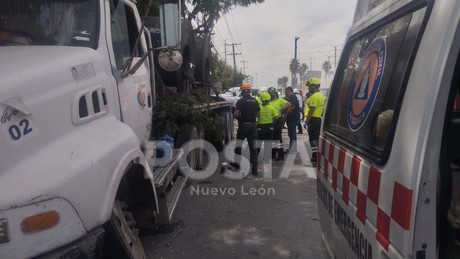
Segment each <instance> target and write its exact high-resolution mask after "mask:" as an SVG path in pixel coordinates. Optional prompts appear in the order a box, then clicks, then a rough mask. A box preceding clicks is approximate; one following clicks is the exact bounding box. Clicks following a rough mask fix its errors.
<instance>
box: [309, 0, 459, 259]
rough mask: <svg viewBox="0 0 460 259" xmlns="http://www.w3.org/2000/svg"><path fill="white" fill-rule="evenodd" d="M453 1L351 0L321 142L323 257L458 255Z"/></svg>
mask: <svg viewBox="0 0 460 259" xmlns="http://www.w3.org/2000/svg"><path fill="white" fill-rule="evenodd" d="M459 50H460V1H458V0H358V2H357V6H356V11H355V16H354V19H353V24H352V26H351V28H350V30H349V32H348V34H347V38H346V42H345V45H344V49H343V52H342V55H341V58H340V62H339V64H338V67H337V70H336V71H337V72H336V74H335V76H334V80H333V82H332V85H331V89H330V93H329V97H328V100H327V104H326V110H325V114H324V117H323V122H322V127H321V135H320V139H319V154H318V156H319V157H318V158H319V159H318V163H317V194H318V207H319V216H320V222H321V230H322V235H321V239H322V244H323V248H324V251H325V254H326V255H327V257H328V258H360V259H361V258H382V259H387V258H417V259H422V258H460V97H459V91H460V56H459Z"/></svg>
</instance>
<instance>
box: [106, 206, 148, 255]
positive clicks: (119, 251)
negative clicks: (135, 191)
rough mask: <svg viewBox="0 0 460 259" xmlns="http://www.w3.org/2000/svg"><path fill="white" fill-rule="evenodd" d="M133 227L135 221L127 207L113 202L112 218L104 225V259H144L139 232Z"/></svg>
mask: <svg viewBox="0 0 460 259" xmlns="http://www.w3.org/2000/svg"><path fill="white" fill-rule="evenodd" d="M135 226H136V221H135V220H134V218H133V214H132V213H131V211H129V208H128V206H127V205H126V204H125V203H124V202H122V201H120V200H115V202H114V204H113V209H112V217H111V218H110V220H109V222H107V223H106V224H105V231H106V234H105V240H104V258H129V259H144V258H146V256H145V252H144V247H143V246H142V243H141V240H140V238H139V231H138V230H137V229H135V228H134V227H135Z"/></svg>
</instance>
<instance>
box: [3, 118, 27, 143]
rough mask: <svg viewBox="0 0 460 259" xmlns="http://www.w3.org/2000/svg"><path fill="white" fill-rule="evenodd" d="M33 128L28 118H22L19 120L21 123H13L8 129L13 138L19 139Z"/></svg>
mask: <svg viewBox="0 0 460 259" xmlns="http://www.w3.org/2000/svg"><path fill="white" fill-rule="evenodd" d="M32 131H33V128H32V127H30V123H29V120H28V119H22V120H21V121H19V125H16V124H13V125H11V126H10V128H9V129H8V132H9V133H10V136H11V138H12V139H13V140H19V139H20V138H22V137H23V136H25V135H27V134H29V133H31V132H32Z"/></svg>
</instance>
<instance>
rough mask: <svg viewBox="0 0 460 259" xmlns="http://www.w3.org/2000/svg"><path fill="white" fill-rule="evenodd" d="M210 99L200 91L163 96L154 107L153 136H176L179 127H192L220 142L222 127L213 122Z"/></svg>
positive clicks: (215, 121) (217, 122)
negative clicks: (201, 130) (202, 130)
mask: <svg viewBox="0 0 460 259" xmlns="http://www.w3.org/2000/svg"><path fill="white" fill-rule="evenodd" d="M211 102H212V99H211V98H210V97H209V96H208V94H207V93H206V92H205V91H202V90H200V89H197V90H192V91H190V92H186V93H177V94H164V95H162V96H160V101H159V102H158V104H157V106H155V107H154V114H153V122H154V123H153V136H154V137H155V138H159V137H161V136H163V135H169V136H173V137H175V136H176V133H177V132H178V130H179V129H180V127H182V126H184V125H192V126H195V127H196V128H197V129H204V132H206V133H208V134H209V133H211V134H210V136H211V137H212V138H213V140H222V139H223V132H224V126H223V125H221V123H220V122H219V121H217V120H215V118H214V115H213V114H212V113H213V111H212V110H211V109H210V106H209V105H210V103H211Z"/></svg>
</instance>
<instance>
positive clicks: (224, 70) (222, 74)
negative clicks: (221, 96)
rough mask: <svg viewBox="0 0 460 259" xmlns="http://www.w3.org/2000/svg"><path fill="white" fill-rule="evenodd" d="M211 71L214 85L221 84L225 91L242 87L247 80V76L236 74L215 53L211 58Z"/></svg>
mask: <svg viewBox="0 0 460 259" xmlns="http://www.w3.org/2000/svg"><path fill="white" fill-rule="evenodd" d="M211 71H212V76H211V81H212V82H214V83H217V82H221V83H222V86H223V88H224V90H227V89H229V88H230V87H234V86H240V85H241V84H242V83H243V80H244V79H245V78H246V75H244V74H243V73H240V72H236V73H235V71H234V70H233V68H232V67H230V66H228V65H226V64H225V62H224V61H222V60H220V59H219V58H218V56H217V54H215V53H212V57H211Z"/></svg>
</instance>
